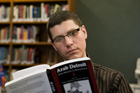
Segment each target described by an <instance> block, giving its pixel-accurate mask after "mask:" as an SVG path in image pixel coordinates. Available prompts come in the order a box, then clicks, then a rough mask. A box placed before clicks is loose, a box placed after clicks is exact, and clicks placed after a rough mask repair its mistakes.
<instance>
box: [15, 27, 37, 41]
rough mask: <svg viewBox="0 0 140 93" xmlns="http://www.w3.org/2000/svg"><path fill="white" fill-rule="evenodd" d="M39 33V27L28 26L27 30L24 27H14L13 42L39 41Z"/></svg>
mask: <svg viewBox="0 0 140 93" xmlns="http://www.w3.org/2000/svg"><path fill="white" fill-rule="evenodd" d="M38 33H39V28H38V27H37V26H34V25H33V26H28V27H27V28H25V27H24V26H21V27H16V26H14V31H13V42H16V41H17V42H18V41H20V42H22V41H23V42H24V41H32V42H35V41H38V39H37V34H38Z"/></svg>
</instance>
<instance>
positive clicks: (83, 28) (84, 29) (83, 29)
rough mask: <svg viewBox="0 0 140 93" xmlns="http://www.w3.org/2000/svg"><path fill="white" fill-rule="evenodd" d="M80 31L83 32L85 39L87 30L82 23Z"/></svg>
mask: <svg viewBox="0 0 140 93" xmlns="http://www.w3.org/2000/svg"><path fill="white" fill-rule="evenodd" d="M81 30H82V32H83V33H84V37H85V39H87V30H86V28H85V26H84V25H82V29H81Z"/></svg>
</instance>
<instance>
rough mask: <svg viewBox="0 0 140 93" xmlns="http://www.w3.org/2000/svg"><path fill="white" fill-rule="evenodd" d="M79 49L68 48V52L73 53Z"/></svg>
mask: <svg viewBox="0 0 140 93" xmlns="http://www.w3.org/2000/svg"><path fill="white" fill-rule="evenodd" d="M76 50H77V49H71V50H68V52H67V54H72V53H74V52H75V51H76Z"/></svg>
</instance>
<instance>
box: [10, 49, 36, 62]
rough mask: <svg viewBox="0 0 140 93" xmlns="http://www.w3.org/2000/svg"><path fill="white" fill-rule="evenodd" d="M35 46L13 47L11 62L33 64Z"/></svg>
mask: <svg viewBox="0 0 140 93" xmlns="http://www.w3.org/2000/svg"><path fill="white" fill-rule="evenodd" d="M34 55H35V48H24V47H21V48H14V49H13V50H12V64H33V63H34Z"/></svg>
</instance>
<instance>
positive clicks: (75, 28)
mask: <svg viewBox="0 0 140 93" xmlns="http://www.w3.org/2000/svg"><path fill="white" fill-rule="evenodd" d="M47 30H48V35H49V37H50V39H51V42H52V46H53V47H54V49H55V50H56V51H57V52H58V53H59V54H60V55H61V56H62V58H63V60H70V59H74V58H81V57H86V56H87V53H86V39H87V31H86V28H85V26H84V25H83V24H82V22H81V20H80V19H79V18H78V16H77V15H76V14H74V13H72V12H69V11H60V12H56V13H55V14H53V15H52V16H51V17H50V19H49V21H48V23H47ZM93 67H94V73H95V78H96V82H97V85H98V89H99V92H100V93H132V90H131V88H130V85H129V83H128V81H127V80H126V79H125V77H124V75H123V74H122V73H120V72H118V71H115V70H112V69H109V68H106V67H104V66H100V65H97V64H95V63H93Z"/></svg>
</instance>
